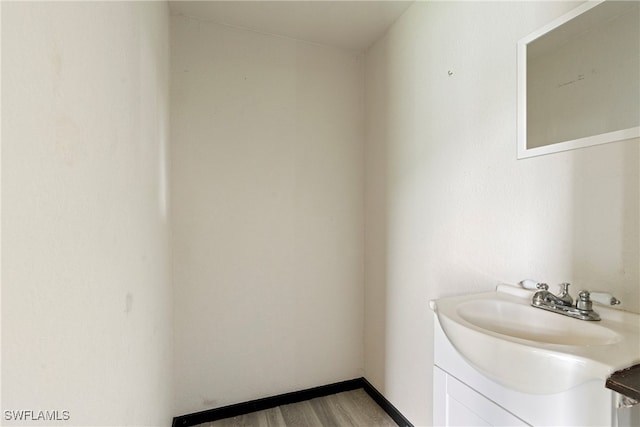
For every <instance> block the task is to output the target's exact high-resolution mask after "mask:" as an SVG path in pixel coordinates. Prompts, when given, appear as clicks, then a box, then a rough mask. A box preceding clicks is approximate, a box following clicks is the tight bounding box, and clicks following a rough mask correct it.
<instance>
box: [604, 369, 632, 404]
mask: <svg viewBox="0 0 640 427" xmlns="http://www.w3.org/2000/svg"><path fill="white" fill-rule="evenodd" d="M606 387H607V388H609V389H611V390H613V391H615V392H618V393H620V394H622V395H625V396H627V397H630V398H632V399H634V400H637V401H640V364H639V365H634V366H632V367H630V368H627V369H623V370H621V371H617V372H614V373H613V374H611V376H610V377H609V379H607V382H606Z"/></svg>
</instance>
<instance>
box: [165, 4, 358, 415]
mask: <svg viewBox="0 0 640 427" xmlns="http://www.w3.org/2000/svg"><path fill="white" fill-rule="evenodd" d="M171 25H172V26H171V31H172V33H171V102H172V104H171V105H172V109H171V122H172V126H171V128H172V133H171V162H172V178H173V179H172V194H173V195H174V197H173V203H172V209H173V214H172V217H173V223H172V225H173V229H172V230H173V245H174V246H173V247H174V283H175V348H176V352H175V355H176V356H175V376H176V402H177V403H176V404H177V408H176V409H177V413H179V414H182V413H190V412H194V411H200V410H203V409H209V408H214V407H219V406H223V405H227V404H230V403H236V402H241V401H247V400H251V399H255V398H260V397H265V396H270V395H275V394H279V393H284V392H290V391H294V390H299V389H304V388H308V387H313V386H317V385H321V384H326V383H332V382H336V381H340V380H345V379H351V378H356V377H360V376H362V367H363V365H364V362H363V354H362V350H363V304H362V301H363V217H364V215H363V182H362V178H363V154H362V153H363V146H362V143H363V111H364V108H363V105H362V101H363V94H362V89H363V76H362V59H361V57H360V56H358V55H356V54H354V53H352V52H348V51H342V50H337V49H332V48H327V47H323V46H318V45H313V44H308V43H304V42H299V41H295V40H292V39H288V38H283V37H274V36H270V35H263V34H258V33H252V32H249V31H245V30H240V29H234V28H230V27H225V26H220V25H216V24H213V23H208V22H201V21H198V20H194V19H190V18H185V17H182V16H172V18H171Z"/></svg>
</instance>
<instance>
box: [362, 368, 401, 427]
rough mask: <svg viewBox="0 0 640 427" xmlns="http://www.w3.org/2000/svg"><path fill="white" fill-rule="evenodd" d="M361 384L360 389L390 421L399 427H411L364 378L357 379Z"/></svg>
mask: <svg viewBox="0 0 640 427" xmlns="http://www.w3.org/2000/svg"><path fill="white" fill-rule="evenodd" d="M359 380H360V381H361V382H362V388H363V389H364V391H366V392H367V394H368V395H369V396H371V398H372V399H373V400H374V401H375V402H376V403H377V404H378V405H379V406H380V407H381V408H382V409H384V411H385V412H386V413H387V414H389V416H390V417H391V419H393V421H395V422H396V424H398V425H399V426H400V427H413V424H411V422H409V420H408V419H407V418H406V417H405V416H404V415H402V413H401V412H400V411H398V409H397V408H396V407H395V406H393V405H392V404H391V402H389V401H388V400H387V399H386V398H385V397H384V396H383V395H382V393H380V392H379V391H378V390H376V388H375V387H374V386H373V385H371V383H370V382H369V381H367V380H366V378H359Z"/></svg>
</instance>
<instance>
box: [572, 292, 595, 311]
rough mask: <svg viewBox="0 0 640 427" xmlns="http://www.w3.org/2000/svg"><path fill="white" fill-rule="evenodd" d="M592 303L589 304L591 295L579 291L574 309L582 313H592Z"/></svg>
mask: <svg viewBox="0 0 640 427" xmlns="http://www.w3.org/2000/svg"><path fill="white" fill-rule="evenodd" d="M592 307H593V303H592V302H591V294H590V293H589V291H580V293H579V294H578V300H577V301H576V308H577V309H578V310H583V311H592Z"/></svg>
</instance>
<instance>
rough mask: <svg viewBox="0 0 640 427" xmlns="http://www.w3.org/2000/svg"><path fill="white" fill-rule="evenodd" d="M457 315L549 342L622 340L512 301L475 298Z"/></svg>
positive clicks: (481, 325)
mask: <svg viewBox="0 0 640 427" xmlns="http://www.w3.org/2000/svg"><path fill="white" fill-rule="evenodd" d="M456 311H457V314H458V316H460V318H462V319H463V320H465V321H467V322H468V323H470V324H472V325H475V326H476V327H478V328H481V329H484V330H486V331H489V332H495V333H497V334H501V335H507V336H510V337H513V338H520V339H523V340H529V341H537V342H540V343H547V344H564V345H572V346H576V345H577V346H580V345H583V346H584V345H604V344H613V343H615V342H618V341H620V339H621V337H620V335H619V334H618V333H616V332H615V331H613V330H611V329H609V328H607V327H603V326H600V325H599V324H596V323H593V322H583V321H576V320H575V319H571V318H569V317H565V316H560V315H558V314H556V313H550V312H548V311H542V310H532V307H530V306H528V305H523V304H519V303H514V302H511V301H504V300H498V299H479V300H478V299H476V300H472V301H467V302H463V303H461V304H459V305H458V306H457V307H456Z"/></svg>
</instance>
